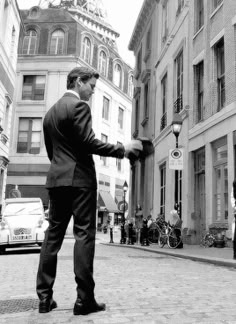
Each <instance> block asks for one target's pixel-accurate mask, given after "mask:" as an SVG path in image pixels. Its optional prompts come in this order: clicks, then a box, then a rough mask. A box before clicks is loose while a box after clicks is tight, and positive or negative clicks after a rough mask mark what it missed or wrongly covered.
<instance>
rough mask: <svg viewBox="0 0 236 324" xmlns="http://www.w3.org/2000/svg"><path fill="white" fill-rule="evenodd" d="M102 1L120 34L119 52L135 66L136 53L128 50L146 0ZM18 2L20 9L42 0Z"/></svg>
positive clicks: (118, 40) (113, 25)
mask: <svg viewBox="0 0 236 324" xmlns="http://www.w3.org/2000/svg"><path fill="white" fill-rule="evenodd" d="M102 1H103V4H104V6H105V8H106V10H107V16H108V21H109V23H110V25H111V26H112V27H113V28H114V29H115V30H116V31H117V32H118V33H119V34H120V37H119V38H118V39H117V46H118V51H119V54H120V56H121V57H122V59H123V60H124V61H125V62H126V63H128V64H129V65H130V66H131V67H134V63H135V61H134V55H133V52H131V51H129V50H128V44H129V41H130V38H131V35H132V33H133V30H134V26H135V23H136V20H137V18H138V15H139V12H140V9H141V7H142V4H143V2H144V0H102ZM17 2H18V5H19V8H20V9H29V8H31V7H32V6H36V5H38V4H39V2H40V0H17ZM42 2H44V1H42ZM44 3H45V2H44Z"/></svg>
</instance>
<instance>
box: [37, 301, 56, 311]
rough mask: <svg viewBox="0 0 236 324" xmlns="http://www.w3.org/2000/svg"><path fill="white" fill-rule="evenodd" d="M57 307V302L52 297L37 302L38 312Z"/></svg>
mask: <svg viewBox="0 0 236 324" xmlns="http://www.w3.org/2000/svg"><path fill="white" fill-rule="evenodd" d="M54 308H57V303H56V302H55V300H53V299H52V298H50V299H48V298H45V299H43V300H40V302H39V313H48V312H50V311H51V310H53V309H54Z"/></svg>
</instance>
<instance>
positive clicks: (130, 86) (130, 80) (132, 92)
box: [128, 75, 134, 97]
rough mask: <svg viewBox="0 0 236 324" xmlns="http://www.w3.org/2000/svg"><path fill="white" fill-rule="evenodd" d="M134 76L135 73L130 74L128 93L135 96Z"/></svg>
mask: <svg viewBox="0 0 236 324" xmlns="http://www.w3.org/2000/svg"><path fill="white" fill-rule="evenodd" d="M133 81H134V77H133V75H130V76H129V82H128V95H129V96H130V97H133V94H134V85H133Z"/></svg>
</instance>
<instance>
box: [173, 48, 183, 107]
mask: <svg viewBox="0 0 236 324" xmlns="http://www.w3.org/2000/svg"><path fill="white" fill-rule="evenodd" d="M175 74H176V87H175V88H176V90H175V91H176V100H175V103H174V111H175V112H176V113H179V112H180V111H181V110H182V109H183V103H182V94H183V51H181V52H180V53H179V55H178V56H177V58H176V59H175Z"/></svg>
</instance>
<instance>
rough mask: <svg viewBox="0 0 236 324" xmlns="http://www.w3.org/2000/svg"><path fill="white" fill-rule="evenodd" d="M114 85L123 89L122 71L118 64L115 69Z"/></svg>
mask: <svg viewBox="0 0 236 324" xmlns="http://www.w3.org/2000/svg"><path fill="white" fill-rule="evenodd" d="M114 83H115V85H116V86H117V87H119V88H121V85H122V69H121V66H120V64H116V65H115V68H114Z"/></svg>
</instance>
